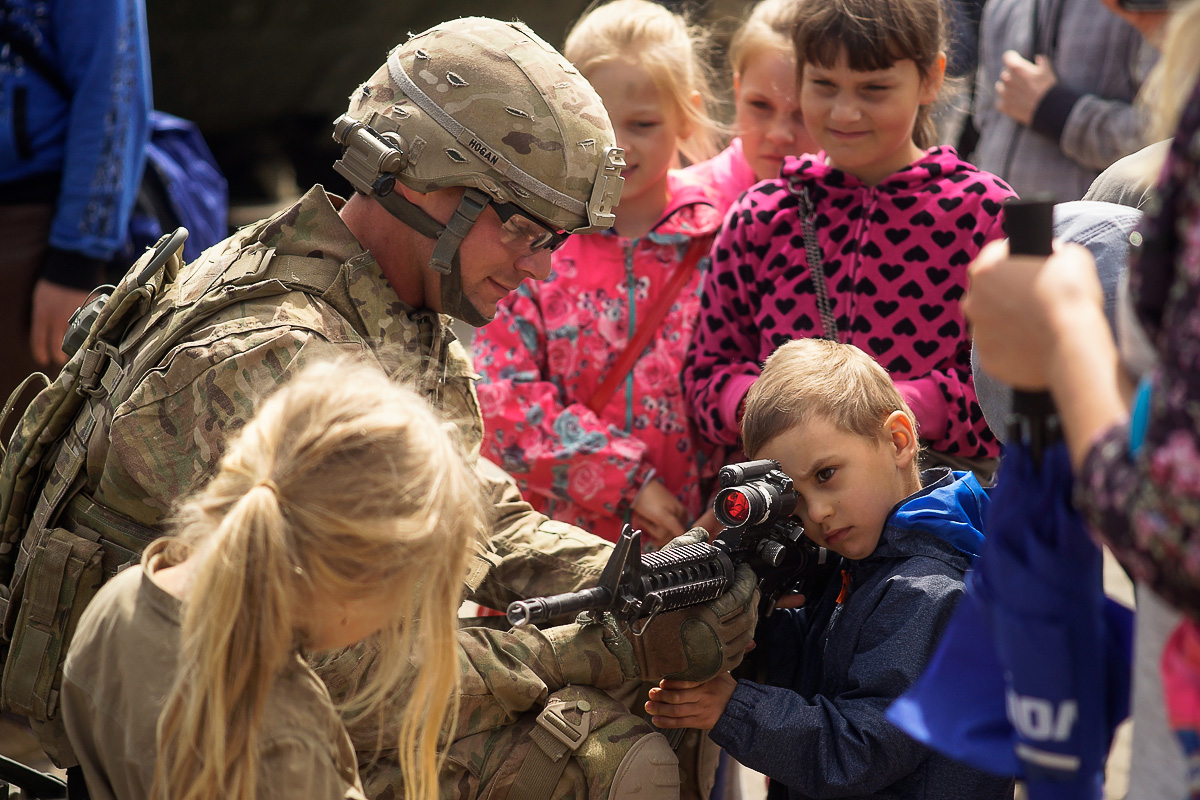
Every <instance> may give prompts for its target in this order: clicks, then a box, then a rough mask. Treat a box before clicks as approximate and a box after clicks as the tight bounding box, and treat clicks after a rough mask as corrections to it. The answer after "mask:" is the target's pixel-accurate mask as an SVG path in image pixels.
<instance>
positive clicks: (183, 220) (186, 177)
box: [111, 111, 229, 276]
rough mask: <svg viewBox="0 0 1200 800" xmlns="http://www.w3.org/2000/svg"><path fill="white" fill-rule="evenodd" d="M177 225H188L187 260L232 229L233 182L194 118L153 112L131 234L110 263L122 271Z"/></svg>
mask: <svg viewBox="0 0 1200 800" xmlns="http://www.w3.org/2000/svg"><path fill="white" fill-rule="evenodd" d="M178 227H184V228H187V230H188V239H187V242H186V243H185V244H184V246H183V258H184V261H185V262H188V261H192V260H193V259H195V258H196V257H197V256H199V255H200V254H201V253H202V252H204V250H206V249H207V248H209V247H211V246H212V245H214V244H216V243H217V242H219V241H221V240H222V239H224V238H225V237H226V236H227V235H228V228H229V186H228V184H227V182H226V181H225V176H224V175H222V174H221V168H220V167H218V166H217V162H216V159H214V158H213V155H212V152H211V151H210V150H209V149H208V145H207V144H206V143H205V142H204V137H203V136H202V135H201V133H200V129H199V128H198V127H197V126H196V123H194V122H191V121H190V120H186V119H182V118H180V117H176V116H174V115H173V114H168V113H166V112H164V111H151V112H150V135H149V139H148V141H147V142H146V165H145V170H144V171H143V173H142V185H141V187H140V188H139V189H138V197H137V202H136V203H135V204H134V207H133V213H132V214H131V215H130V219H129V235H128V236H127V237H126V241H125V244H124V246H123V247H122V249H121V250H120V251H119V252H118V253H117V254H116V255H115V256H114V257H113V260H112V263H111V266H112V267H113V270H114V271H115V272H116V273H117V276H119V275H121V274H124V272H125V270H126V269H128V268H129V266H130V265H131V264H133V262H134V261H136V260H137V259H138V258H139V257H140V256H141V254H142V253H143V252H145V251H146V248H148V247H152V246H153V245H154V243H155V242H157V241H158V239H159V238H160V237H161V236H162V235H163V234H164V233H170V232H171V231H173V230H175V229H176V228H178Z"/></svg>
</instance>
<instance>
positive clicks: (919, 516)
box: [866, 468, 989, 569]
mask: <svg viewBox="0 0 1200 800" xmlns="http://www.w3.org/2000/svg"><path fill="white" fill-rule="evenodd" d="M921 477H922V480H923V482H924V484H925V487H924V488H923V489H921V491H919V492H917V493H916V494H913V495H910V496H909V497H907V498H905V499H904V500H903V501H902V502H900V503H899V504H898V505H897V506H896V507H895V508H894V509H892V513H891V514H890V515H889V516H888V519H887V522H885V523H884V526H883V536H882V537H880V540H879V546H878V547H876V548H875V552H874V553H872V554H871V555H870V556H869V557H868V558H867V559H866V560H871V559H874V558H877V557H881V558H904V557H908V556H914V555H924V556H931V557H933V558H938V559H940V560H942V561H945V562H947V563H950V564H955V565H958V566H962V567H963V568H964V569H965V568H966V567H968V566H969V565H970V562H971V561H973V560H974V559H975V558H976V557H978V556H979V554H980V552H982V550H983V518H984V515H985V514H986V513H987V508H988V503H989V499H988V496H987V493H985V492H984V490H983V487H982V486H980V485H979V481H978V480H977V479H976V478H975V476H974V475H973V474H972V473H970V472H951V471H950V470H948V469H945V468H942V469H938V470H929V471H927V472H925V473H924V474H923V475H922V476H921Z"/></svg>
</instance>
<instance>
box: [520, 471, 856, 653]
mask: <svg viewBox="0 0 1200 800" xmlns="http://www.w3.org/2000/svg"><path fill="white" fill-rule="evenodd" d="M717 480H718V481H719V482H720V484H721V487H722V488H721V490H720V491H719V492H717V495H716V497H715V498H714V499H713V511H714V512H715V514H716V516H717V520H718V521H719V522H720V523H721V524H722V525H724V526H725V529H724V530H723V531H722V532H721V534H720V535H719V536H718V537H717V538H716V539H715V540H713V541H712V542H711V543H710V542H692V543H690V544H686V545H680V546H678V547H669V548H667V549H664V550H659V551H657V552H653V553H646V554H643V553H642V548H641V537H642V532H641V531H639V530H634V529H633V528H632V527H631V526H629V525H626V526H625V527H624V529H623V530H622V531H621V537H620V538H619V539H618V540H617V543H616V546H615V547H614V548H613V553H612V555H611V556H610V557H609V559H608V563H607V564H606V565H605V567H604V571H603V572H601V574H600V579H599V581H598V582H597V584H596V586H594V587H592V588H590V589H583V590H581V591H578V592H567V593H564V594H556V595H550V596H548V597H534V598H530V599H528V600H518V601H516V602H513V603H510V604H509V606H508V611H507V616H508V622H509V624H510V625H513V626H521V625H528V624H534V625H538V624H542V623H545V622H546V621H548V620H550V619H552V618H554V617H558V616H560V615H567V614H578V613H579V612H581V611H607V612H610V613H612V614H613V615H614V616H615V617H617V618H618V619H620V620H622V621H623V622H625V623H626V624H627V625H629V627H630V630H631V631H632V632H633V633H635V634H640V633H642V632H643V631H644V630H645V629H646V626H647V625H649V624H650V621H651V620H653V619H654V617H656V616H657V615H658V614H660V613H662V612H664V611H674V610H675V609H679V608H686V607H688V606H695V605H699V604H701V603H707V602H709V601H710V600H715V599H716V598H718V597H720V596H721V595H722V594H724V593H725V592H726V591H728V590H729V588H730V586H731V585H732V584H733V574H734V570H736V569H737V567H738V565H739V564H748V565H749V566H750V568H751V569H753V570H754V573H755V575H756V576H757V578H758V581H759V583H758V588H759V594H760V598H761V600H760V605H759V615H760V616H767V615H769V614H770V613H771V611H773V610H774V608H775V603H776V602H777V601H778V599H779V598H780V597H781V596H782V595H783V594H784V593H785V592H798V593H803V594H808V592H809V591H810V590H811V588H812V587H813V586H814V585H816V584H817V583H820V582H821V581H822V579H823V578H825V577H827V576H828V575H829V574H832V572H833V571H834V569H835V567H836V565H837V563H838V561H839V559H838V557H837V556H835V555H832V554H830V553H829V551H827V550H826V549H825V548H823V547H817V546H816V545H814V544H812V543H811V542H810V541H809V540H808V539H806V538H805V537H804V527H803V526H802V525H801V524H800V523H799V522H798V521H797V520H796V519H795V517H793V516H792V511H794V510H795V508H796V492H795V490H794V488H793V486H792V479H791V478H789V477H788V476H787V474H786V473H785V472H784V471H783V470H782V469H781V468H780V466H779V463H778V462H777V461H772V460H769V459H762V460H759V461H746V462H742V463H740V464H728V465H726V466H724V467H721V470H720V472H718V473H717Z"/></svg>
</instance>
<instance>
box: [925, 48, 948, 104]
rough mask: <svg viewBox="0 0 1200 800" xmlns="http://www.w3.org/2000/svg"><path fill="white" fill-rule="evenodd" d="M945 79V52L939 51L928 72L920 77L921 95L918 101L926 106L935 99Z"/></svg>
mask: <svg viewBox="0 0 1200 800" xmlns="http://www.w3.org/2000/svg"><path fill="white" fill-rule="evenodd" d="M945 79H946V54H945V53H942V52H939V53H938V54H937V58H936V59H934V62H933V64H932V65H931V66H930V67H929V74H928V75H926V76H925V77H923V78H922V79H921V97H920V103H921V105H923V106H927V105H929V104H930V103H932V102H933V101H934V100H937V98H938V93H939V92H941V91H942V81H944V80H945Z"/></svg>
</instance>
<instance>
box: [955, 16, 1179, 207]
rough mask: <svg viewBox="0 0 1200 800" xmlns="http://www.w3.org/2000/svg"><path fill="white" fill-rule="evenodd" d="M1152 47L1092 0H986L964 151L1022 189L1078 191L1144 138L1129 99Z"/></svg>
mask: <svg viewBox="0 0 1200 800" xmlns="http://www.w3.org/2000/svg"><path fill="white" fill-rule="evenodd" d="M1156 57H1157V54H1156V53H1155V51H1154V49H1153V48H1152V47H1150V46H1149V45H1147V44H1146V43H1145V40H1144V39H1143V37H1142V34H1141V33H1139V32H1138V30H1137V29H1135V28H1134V27H1133V26H1132V25H1130V24H1129V23H1127V22H1125V21H1124V20H1121V19H1119V18H1118V17H1117V16H1116V15H1115V14H1113V13H1111V12H1110V11H1108V10H1107V9H1106V8H1104V7H1103V6H1102V5H1101V4H1100V2H1099V1H1098V0H990V2H988V3H987V4H986V6H985V7H984V12H983V19H982V21H981V23H980V32H979V71H978V74H977V77H976V83H975V110H974V121H975V127H976V128H978V130H979V142H978V144H977V146H976V149H975V153H974V155H973V156H972V158H971V160H972V162H973V163H975V164H976V165H977V166H978V167H979V168H980V169H984V170H987V171H988V172H992V173H995V174H996V175H999V176H1000V177H1001V178H1003V179H1004V180H1005V181H1007V182H1008V183H1009V185H1011V186H1012V187H1013V188H1014V189H1016V190H1017V193H1018V194H1020V195H1021V196H1022V197H1029V196H1030V195H1033V194H1038V193H1047V194H1050V195H1052V196H1053V197H1054V199H1055V200H1058V201H1067V200H1078V199H1080V198H1081V197H1083V195H1084V193H1085V192H1086V191H1087V190H1088V187H1089V186H1090V185H1091V183H1092V181H1093V180H1095V178H1096V176H1097V175H1099V174H1100V172H1101V170H1103V169H1105V168H1106V167H1108V166H1109V165H1110V164H1112V163H1113V162H1114V161H1116V160H1117V159H1119V158H1121V157H1122V156H1125V155H1128V154H1129V153H1132V152H1134V151H1136V150H1138V149H1140V148H1141V147H1143V146H1144V145H1145V144H1147V143H1148V142H1147V141H1146V140H1145V135H1144V133H1143V125H1142V120H1141V119H1140V115H1139V113H1138V111H1137V109H1135V107H1134V106H1133V99H1134V97H1135V96H1136V95H1137V92H1138V89H1139V88H1140V86H1141V83H1142V80H1143V78H1144V77H1145V76H1146V73H1147V72H1148V71H1149V69H1150V67H1151V66H1152V65H1153V63H1154V61H1155V59H1156Z"/></svg>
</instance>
